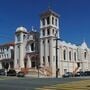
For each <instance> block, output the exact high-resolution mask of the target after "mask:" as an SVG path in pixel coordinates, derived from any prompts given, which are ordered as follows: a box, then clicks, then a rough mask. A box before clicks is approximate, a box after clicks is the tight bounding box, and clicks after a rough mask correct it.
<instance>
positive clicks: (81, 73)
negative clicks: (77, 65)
mask: <svg viewBox="0 0 90 90" xmlns="http://www.w3.org/2000/svg"><path fill="white" fill-rule="evenodd" d="M74 76H75V77H77V76H85V72H83V71H79V72H77V73H75V75H74Z"/></svg>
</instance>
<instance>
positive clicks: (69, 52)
mask: <svg viewBox="0 0 90 90" xmlns="http://www.w3.org/2000/svg"><path fill="white" fill-rule="evenodd" d="M69 60H70V61H71V51H69Z"/></svg>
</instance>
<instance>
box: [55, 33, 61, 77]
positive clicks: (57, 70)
mask: <svg viewBox="0 0 90 90" xmlns="http://www.w3.org/2000/svg"><path fill="white" fill-rule="evenodd" d="M55 40H56V78H58V72H59V68H58V49H59V48H58V40H60V39H59V38H58V37H57V33H56V39H55Z"/></svg>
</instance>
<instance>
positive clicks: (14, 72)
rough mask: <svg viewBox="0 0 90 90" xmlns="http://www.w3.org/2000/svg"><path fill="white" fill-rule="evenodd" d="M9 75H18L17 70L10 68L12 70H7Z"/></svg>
mask: <svg viewBox="0 0 90 90" xmlns="http://www.w3.org/2000/svg"><path fill="white" fill-rule="evenodd" d="M7 76H16V71H15V70H13V69H10V70H9V71H8V72H7Z"/></svg>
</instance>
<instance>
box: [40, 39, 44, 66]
mask: <svg viewBox="0 0 90 90" xmlns="http://www.w3.org/2000/svg"><path fill="white" fill-rule="evenodd" d="M42 50H43V40H42V39H41V40H40V66H41V67H42V66H43V51H42Z"/></svg>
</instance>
